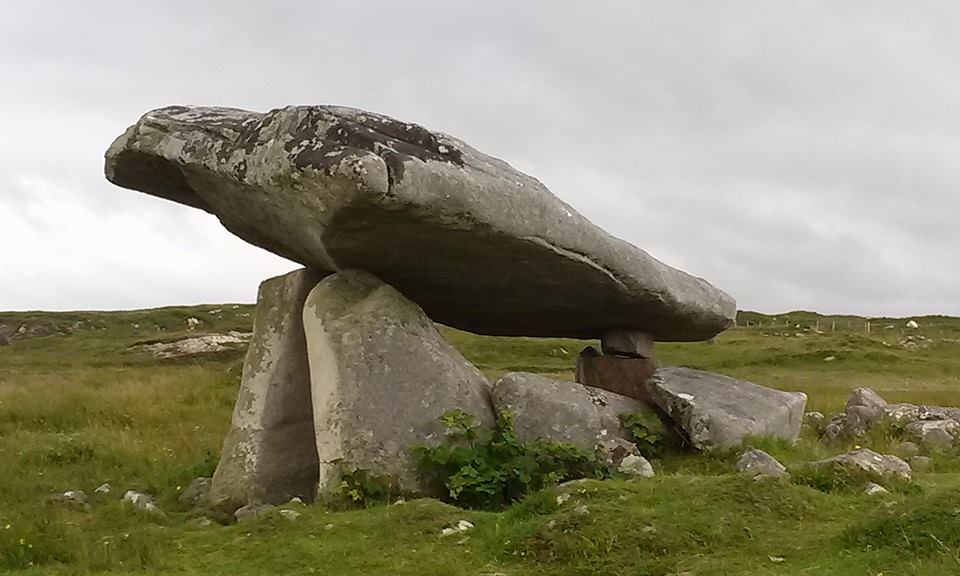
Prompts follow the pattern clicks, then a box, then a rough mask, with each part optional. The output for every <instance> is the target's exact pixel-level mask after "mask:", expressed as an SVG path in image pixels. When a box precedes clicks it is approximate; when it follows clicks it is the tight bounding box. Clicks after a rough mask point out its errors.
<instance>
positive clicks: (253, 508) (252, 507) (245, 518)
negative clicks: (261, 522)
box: [233, 504, 276, 524]
mask: <svg viewBox="0 0 960 576" xmlns="http://www.w3.org/2000/svg"><path fill="white" fill-rule="evenodd" d="M275 509H276V506H274V505H272V504H247V505H246V506H242V507H240V508H238V509H237V511H236V512H234V515H233V516H234V518H235V519H236V521H237V523H239V524H244V523H246V522H249V521H251V520H254V519H256V518H259V517H260V516H263V515H264V514H268V513H270V512H272V511H273V510H275Z"/></svg>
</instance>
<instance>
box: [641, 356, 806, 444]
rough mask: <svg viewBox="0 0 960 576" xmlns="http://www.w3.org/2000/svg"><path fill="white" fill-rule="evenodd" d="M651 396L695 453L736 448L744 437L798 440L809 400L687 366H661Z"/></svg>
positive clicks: (651, 381) (650, 386) (798, 394)
mask: <svg viewBox="0 0 960 576" xmlns="http://www.w3.org/2000/svg"><path fill="white" fill-rule="evenodd" d="M646 387H647V391H648V395H649V398H650V399H651V401H652V402H653V403H654V404H655V405H656V406H658V407H659V408H660V409H661V410H662V411H663V412H664V413H665V414H666V415H667V416H669V417H670V418H671V419H672V420H673V422H674V423H675V424H676V425H677V426H678V427H679V428H680V429H681V430H683V432H684V434H685V435H686V438H687V440H688V441H689V442H690V444H691V445H692V446H693V447H694V448H697V449H700V450H704V449H711V448H726V447H730V446H736V445H739V444H740V443H741V442H743V440H744V439H745V438H747V437H751V436H753V437H772V438H781V439H784V440H790V441H793V440H796V439H797V436H798V435H799V434H800V426H801V425H802V423H803V414H804V407H805V406H806V403H807V396H806V394H803V393H801V392H782V391H780V390H773V389H771V388H765V387H763V386H759V385H757V384H754V383H752V382H747V381H745V380H736V379H734V378H730V377H728V376H722V375H720V374H712V373H710V372H704V371H701V370H693V369H691V368H661V369H659V370H657V372H656V373H655V374H654V375H653V376H652V377H651V378H650V379H649V380H648V381H647V384H646Z"/></svg>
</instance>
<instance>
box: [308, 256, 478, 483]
mask: <svg viewBox="0 0 960 576" xmlns="http://www.w3.org/2000/svg"><path fill="white" fill-rule="evenodd" d="M303 325H304V329H305V331H306V335H307V354H308V357H309V361H310V375H311V392H312V396H313V414H314V423H315V426H316V445H317V453H318V455H319V489H320V491H326V490H329V489H332V488H335V487H336V486H337V484H338V482H339V480H340V473H341V472H342V471H344V470H346V471H354V470H362V471H364V472H366V473H367V474H368V475H370V476H374V477H379V478H381V479H382V480H384V481H386V482H389V483H391V484H394V485H395V486H396V487H398V488H399V489H400V490H403V491H419V490H420V489H421V488H422V486H421V484H420V481H419V479H418V478H417V474H416V468H415V463H414V462H413V460H412V458H411V456H410V448H411V447H412V446H413V445H415V444H428V445H436V444H438V443H440V442H442V441H443V440H444V438H445V434H444V426H443V424H442V423H441V422H440V421H439V420H440V418H441V416H443V414H444V413H446V412H448V411H451V410H455V409H460V410H463V411H464V412H467V413H469V414H472V415H473V416H474V417H475V418H476V419H477V421H478V422H479V424H480V425H481V426H483V427H487V428H489V427H491V426H492V425H493V421H494V416H493V409H492V408H491V406H490V396H489V384H488V382H487V380H486V378H484V376H483V374H481V373H480V371H479V370H477V369H476V368H475V367H474V366H473V365H471V364H470V363H469V362H467V361H466V360H465V359H464V358H463V356H461V355H460V353H459V352H457V351H456V350H455V349H454V348H453V347H452V346H450V344H448V343H447V342H446V341H445V340H444V339H443V337H442V336H441V335H440V332H439V331H438V330H437V328H436V326H435V325H434V324H433V322H431V321H430V319H429V318H427V316H426V315H425V314H424V313H423V310H421V309H420V307H419V306H417V305H416V304H414V303H413V302H411V301H409V300H407V299H406V298H404V297H403V295H402V294H400V292H398V291H397V290H395V289H394V288H393V287H391V286H388V285H387V284H384V283H383V282H381V281H380V280H378V279H377V278H375V277H373V276H372V275H370V274H368V273H366V272H362V271H359V270H348V271H345V272H340V273H337V274H333V275H331V276H329V277H327V278H326V279H324V280H323V281H322V282H320V284H318V285H317V287H316V288H314V289H313V291H311V292H310V295H309V296H308V297H307V301H306V304H305V306H304V310H303Z"/></svg>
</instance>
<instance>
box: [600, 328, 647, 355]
mask: <svg viewBox="0 0 960 576" xmlns="http://www.w3.org/2000/svg"><path fill="white" fill-rule="evenodd" d="M600 349H601V350H603V353H604V354H611V355H617V356H629V357H631V358H653V337H652V336H650V335H649V334H647V333H645V332H639V331H637V330H610V331H608V332H604V333H603V335H602V336H601V337H600Z"/></svg>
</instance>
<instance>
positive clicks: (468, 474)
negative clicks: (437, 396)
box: [413, 411, 610, 509]
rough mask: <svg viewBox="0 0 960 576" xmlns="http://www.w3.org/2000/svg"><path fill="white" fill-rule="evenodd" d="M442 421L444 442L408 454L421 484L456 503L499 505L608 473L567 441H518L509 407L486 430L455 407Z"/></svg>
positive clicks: (502, 505)
mask: <svg viewBox="0 0 960 576" xmlns="http://www.w3.org/2000/svg"><path fill="white" fill-rule="evenodd" d="M444 423H445V424H447V425H448V428H449V430H448V438H447V442H445V443H442V444H440V445H438V446H432V447H431V446H423V445H420V446H415V447H414V448H413V455H414V457H415V458H416V460H417V461H418V462H419V470H420V473H421V476H422V478H423V479H424V481H425V482H426V483H427V485H429V486H431V487H432V488H433V489H434V490H435V491H436V494H437V496H438V497H440V499H442V500H444V501H447V502H452V503H455V504H457V505H459V506H466V507H470V508H487V509H496V508H502V507H504V506H506V505H508V504H510V503H512V502H515V501H517V500H519V499H520V498H522V497H523V496H525V495H526V494H528V493H530V492H534V491H536V490H540V489H542V488H544V487H546V486H551V485H554V484H558V483H560V482H564V481H566V480H571V479H575V478H605V477H608V476H609V475H610V471H609V469H608V468H607V467H606V466H605V465H603V464H601V463H600V462H599V461H598V460H597V458H596V456H595V455H593V454H590V453H587V452H585V451H583V450H581V449H579V448H577V447H576V446H574V445H572V444H565V443H559V442H536V441H535V442H520V441H519V440H518V439H517V436H516V434H515V433H514V431H513V417H512V415H511V414H510V413H509V412H503V413H501V414H500V415H499V417H498V420H497V425H496V427H495V428H494V430H493V431H492V432H489V433H485V432H484V431H482V430H478V429H477V427H476V425H475V424H474V422H473V419H472V417H470V416H469V415H467V414H465V413H463V412H461V411H453V412H450V413H448V414H447V415H445V416H444ZM451 426H452V427H451Z"/></svg>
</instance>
